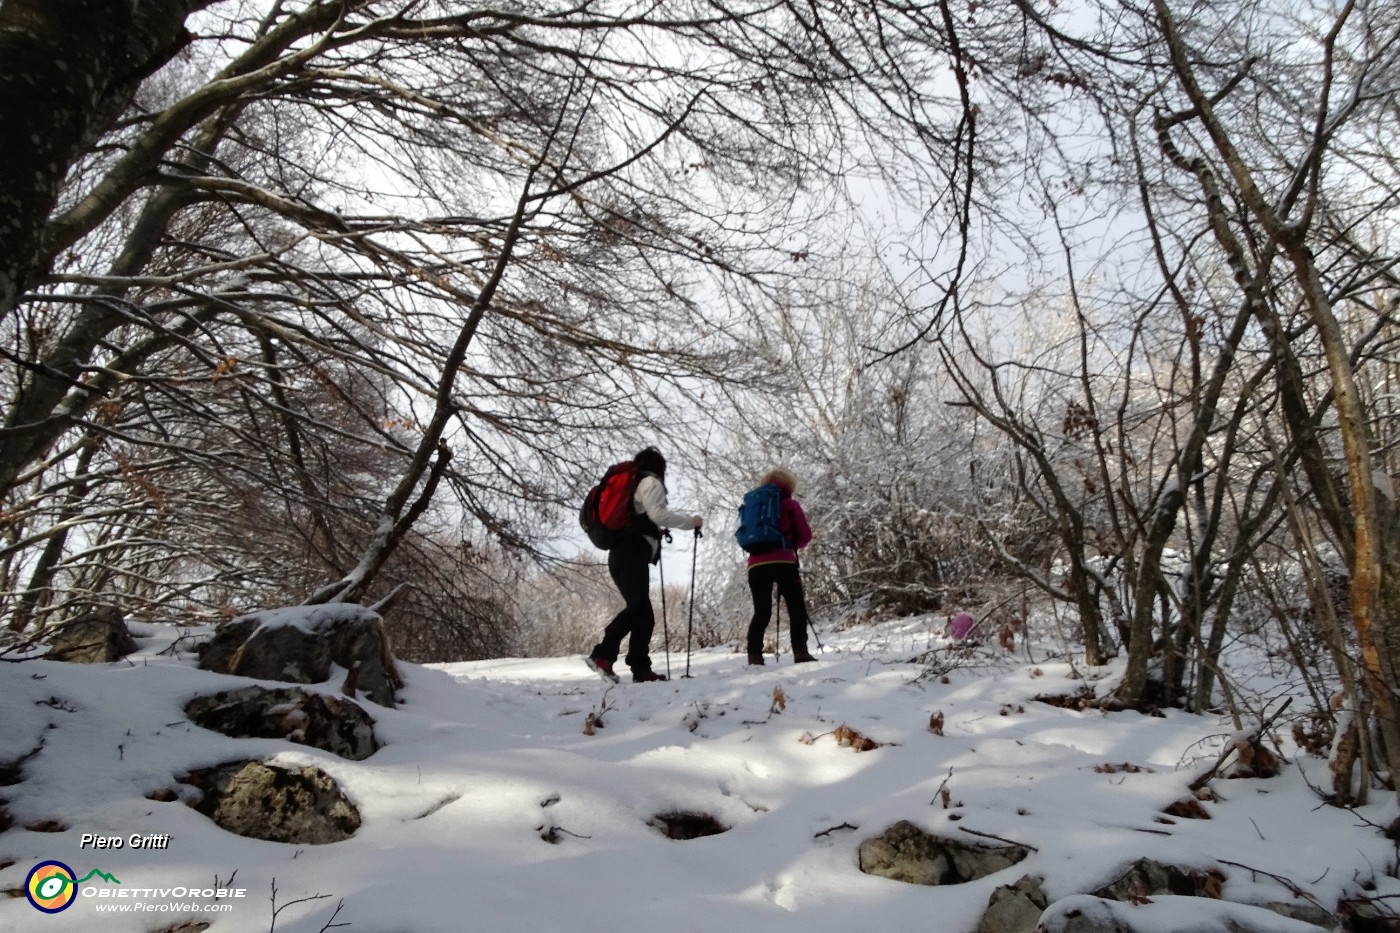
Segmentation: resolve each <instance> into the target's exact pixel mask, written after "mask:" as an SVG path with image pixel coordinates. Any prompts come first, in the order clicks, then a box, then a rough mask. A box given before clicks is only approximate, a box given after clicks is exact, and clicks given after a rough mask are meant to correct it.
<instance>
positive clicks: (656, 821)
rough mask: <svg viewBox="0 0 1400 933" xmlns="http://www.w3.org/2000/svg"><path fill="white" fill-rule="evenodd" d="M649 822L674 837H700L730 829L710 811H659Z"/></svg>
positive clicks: (715, 834)
mask: <svg viewBox="0 0 1400 933" xmlns="http://www.w3.org/2000/svg"><path fill="white" fill-rule="evenodd" d="M647 822H648V825H651V826H655V827H656V828H657V829H659V830H661V831H662V832H663V833H665V834H666V835H667V836H669V837H670V838H672V839H699V838H700V837H701V836H718V835H719V834H720V833H723V832H728V831H729V827H728V826H725V825H724V824H723V823H721V822H720V821H719V820H717V819H715V818H714V817H713V816H710V815H709V814H708V813H658V814H657V815H656V816H654V817H652V818H651V819H650V820H648V821H647Z"/></svg>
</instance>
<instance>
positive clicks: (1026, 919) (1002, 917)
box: [977, 875, 1049, 933]
mask: <svg viewBox="0 0 1400 933" xmlns="http://www.w3.org/2000/svg"><path fill="white" fill-rule="evenodd" d="M1048 906H1049V900H1048V899H1047V898H1046V896H1045V891H1044V889H1043V888H1041V879H1039V878H1033V877H1031V876H1030V875H1022V876H1021V878H1020V880H1018V881H1017V882H1016V883H1015V884H1004V885H1002V886H1001V887H999V888H997V889H996V890H995V891H993V892H992V896H991V897H990V898H988V899H987V910H986V911H985V912H984V913H983V914H982V920H981V922H979V923H978V924H977V933H1035V928H1036V924H1037V923H1039V921H1040V916H1041V914H1042V913H1044V912H1045V908H1046V907H1048Z"/></svg>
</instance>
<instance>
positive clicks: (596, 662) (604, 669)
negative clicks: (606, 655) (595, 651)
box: [583, 657, 618, 683]
mask: <svg viewBox="0 0 1400 933" xmlns="http://www.w3.org/2000/svg"><path fill="white" fill-rule="evenodd" d="M583 663H584V664H587V665H588V669H589V670H591V671H593V673H595V674H597V675H598V676H599V677H602V678H603V679H604V680H611V681H612V682H613V683H617V681H618V676H617V675H616V674H614V673H613V662H611V661H604V660H603V659H602V658H595V657H587V658H584V659H583Z"/></svg>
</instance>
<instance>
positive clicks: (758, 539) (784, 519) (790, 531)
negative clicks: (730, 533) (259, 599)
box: [734, 468, 816, 665]
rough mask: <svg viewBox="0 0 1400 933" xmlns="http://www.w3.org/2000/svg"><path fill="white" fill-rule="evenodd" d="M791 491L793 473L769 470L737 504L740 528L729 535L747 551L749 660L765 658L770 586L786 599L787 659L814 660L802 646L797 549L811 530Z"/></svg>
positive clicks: (804, 633)
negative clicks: (789, 653) (789, 656)
mask: <svg viewBox="0 0 1400 933" xmlns="http://www.w3.org/2000/svg"><path fill="white" fill-rule="evenodd" d="M796 491H797V477H796V476H794V475H793V474H792V472H791V471H790V470H784V469H781V468H780V469H776V470H769V471H768V473H767V474H765V475H764V477H763V479H762V480H760V481H759V484H758V486H757V487H756V488H754V489H751V490H750V491H749V492H748V493H746V494H745V496H744V502H743V504H742V505H740V506H739V530H738V531H737V532H736V533H735V535H734V537H735V540H736V541H737V542H738V543H739V546H740V547H742V548H743V549H744V550H745V551H748V552H749V559H748V568H749V593H750V595H751V596H752V597H753V620H752V621H751V622H750V623H749V631H748V653H749V663H750V664H753V665H761V664H763V663H764V662H763V633H764V632H765V631H766V630H767V629H768V622H769V619H770V618H771V617H772V614H773V587H774V586H776V587H777V588H778V595H779V596H781V597H782V599H783V602H785V603H787V608H788V633H789V637H790V638H791V640H792V660H793V661H794V662H795V663H797V664H804V663H806V662H808V661H815V660H816V658H814V657H812V654H811V652H810V651H808V650H807V629H808V625H809V623H808V619H807V600H806V597H805V596H804V595H803V592H802V573H801V570H800V569H799V567H798V563H797V552H798V551H800V550H802V548H804V547H806V546H807V544H808V542H810V541H811V540H812V529H811V528H810V527H808V525H807V514H806V513H805V512H803V511H802V505H801V504H800V503H799V502H798V501H797V500H796V499H794V498H793V493H795V492H796Z"/></svg>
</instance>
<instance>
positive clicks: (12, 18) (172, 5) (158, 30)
mask: <svg viewBox="0 0 1400 933" xmlns="http://www.w3.org/2000/svg"><path fill="white" fill-rule="evenodd" d="M205 5H207V0H145V2H141V3H134V2H132V0H5V2H4V3H3V4H0V62H4V63H5V64H4V67H3V68H0V126H3V127H5V134H6V136H7V137H8V138H9V139H10V141H11V142H10V144H8V145H5V146H0V320H3V319H4V318H5V317H7V316H8V315H9V314H10V312H11V311H13V310H14V308H15V302H16V300H17V298H18V296H19V294H20V292H21V291H22V290H23V289H24V288H25V287H26V286H27V285H28V284H29V283H31V282H32V281H33V280H34V278H35V277H36V276H38V275H42V274H43V273H45V272H47V271H48V270H46V269H36V268H35V263H36V257H37V256H38V254H39V252H40V242H41V239H42V236H43V231H44V227H45V224H46V223H47V222H48V218H49V214H50V212H52V210H53V208H54V205H55V204H56V203H57V201H58V192H59V189H60V187H61V185H62V183H63V179H64V177H65V176H66V175H67V173H68V170H69V168H70V167H71V166H72V165H73V162H74V160H76V159H77V158H78V156H79V155H80V154H81V153H82V152H83V150H84V149H85V148H86V147H87V145H88V144H89V143H90V142H91V140H92V139H93V138H94V137H95V136H96V135H97V133H98V132H99V131H100V130H101V129H102V128H103V127H104V126H105V125H106V124H107V123H108V122H109V121H110V120H112V119H113V118H114V117H115V116H116V115H117V113H119V112H120V111H121V109H122V108H123V107H124V106H125V105H126V103H127V102H128V100H129V99H130V96H131V94H132V93H133V92H134V90H135V88H136V86H137V84H138V83H139V82H140V81H141V79H142V78H144V77H145V76H147V75H149V74H150V73H151V72H153V71H155V70H156V69H157V68H159V67H161V66H162V65H163V64H165V63H166V62H167V61H169V60H170V58H171V56H173V55H174V54H175V53H176V52H177V51H179V49H180V48H181V47H183V46H184V44H185V43H186V42H187V41H188V38H189V37H188V34H187V33H186V32H185V28H184V23H185V18H186V17H187V16H188V15H189V14H190V12H191V11H192V10H194V9H198V8H200V7H203V6H205Z"/></svg>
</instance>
